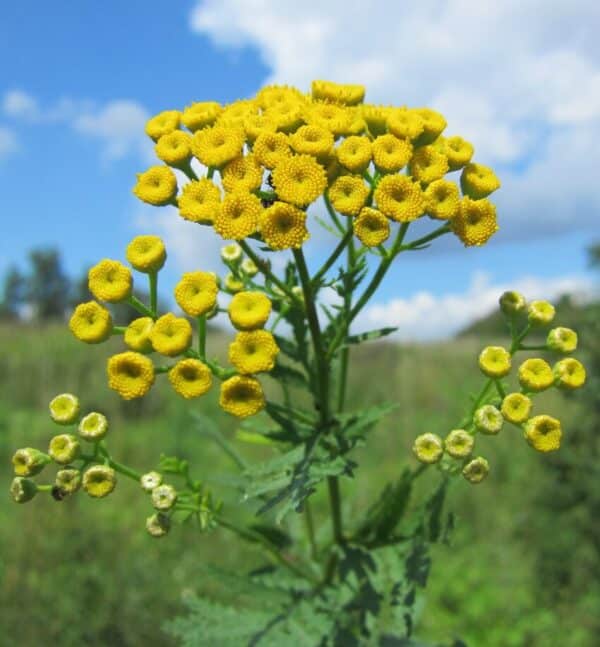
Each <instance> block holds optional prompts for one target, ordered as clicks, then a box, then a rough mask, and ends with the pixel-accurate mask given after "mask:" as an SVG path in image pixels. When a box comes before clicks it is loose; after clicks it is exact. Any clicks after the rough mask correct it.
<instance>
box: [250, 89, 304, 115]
mask: <svg viewBox="0 0 600 647" xmlns="http://www.w3.org/2000/svg"><path fill="white" fill-rule="evenodd" d="M255 101H256V103H257V104H258V105H259V106H260V107H261V108H263V109H264V110H266V109H267V108H270V107H271V106H274V105H277V104H278V103H289V102H290V101H292V102H293V101H295V102H296V103H305V102H306V96H305V95H304V94H302V92H300V90H298V88H294V87H292V86H290V85H265V86H264V87H262V88H261V89H260V90H259V91H258V92H257V93H256V96H255Z"/></svg>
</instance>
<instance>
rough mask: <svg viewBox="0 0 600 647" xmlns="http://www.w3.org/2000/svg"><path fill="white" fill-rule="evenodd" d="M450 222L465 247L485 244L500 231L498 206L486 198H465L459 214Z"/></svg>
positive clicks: (461, 202) (461, 203)
mask: <svg viewBox="0 0 600 647" xmlns="http://www.w3.org/2000/svg"><path fill="white" fill-rule="evenodd" d="M450 222H451V226H452V230H453V231H454V233H455V234H456V235H457V236H458V237H459V238H460V240H461V241H462V242H463V244H464V245H465V247H471V246H472V245H483V244H484V243H486V242H487V241H488V240H489V239H490V238H491V237H492V236H493V235H494V234H495V233H496V232H497V231H498V223H497V222H496V207H495V206H494V205H493V204H492V203H491V202H489V201H488V200H485V199H484V200H471V198H466V197H465V198H463V199H462V200H461V201H460V210H459V212H458V214H457V215H456V216H455V217H454V218H452V220H451V221H450Z"/></svg>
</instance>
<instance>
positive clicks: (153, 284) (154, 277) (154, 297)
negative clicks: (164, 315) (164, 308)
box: [148, 272, 158, 319]
mask: <svg viewBox="0 0 600 647" xmlns="http://www.w3.org/2000/svg"><path fill="white" fill-rule="evenodd" d="M148 280H149V281H150V310H151V311H152V319H156V318H157V317H158V272H150V273H149V274H148Z"/></svg>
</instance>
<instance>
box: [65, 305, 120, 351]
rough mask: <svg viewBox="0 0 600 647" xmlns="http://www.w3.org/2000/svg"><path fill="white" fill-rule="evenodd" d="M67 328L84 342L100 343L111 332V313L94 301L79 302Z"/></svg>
mask: <svg viewBox="0 0 600 647" xmlns="http://www.w3.org/2000/svg"><path fill="white" fill-rule="evenodd" d="M69 329H70V330H71V332H72V333H73V334H74V335H75V337H77V339H79V340H80V341H83V342H85V343H86V344H100V343H101V342H103V341H106V340H107V339H108V338H109V337H110V336H111V334H112V331H113V320H112V315H111V314H110V311H109V310H107V309H106V308H105V307H104V306H101V305H100V304H99V303H98V302H96V301H87V302H86V303H80V304H79V305H78V306H77V307H76V308H75V310H74V311H73V314H72V315H71V318H70V319H69Z"/></svg>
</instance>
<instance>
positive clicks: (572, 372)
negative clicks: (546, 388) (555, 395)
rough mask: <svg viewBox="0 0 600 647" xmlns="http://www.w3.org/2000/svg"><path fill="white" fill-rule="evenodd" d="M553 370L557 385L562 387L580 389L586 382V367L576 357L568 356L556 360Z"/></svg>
mask: <svg viewBox="0 0 600 647" xmlns="http://www.w3.org/2000/svg"><path fill="white" fill-rule="evenodd" d="M552 372H553V374H554V377H555V380H556V386H558V387H560V388H561V389H569V390H571V389H578V388H579V387H581V386H583V385H584V384H585V380H586V373H585V367H584V366H583V364H582V363H581V362H580V361H579V360H576V359H575V358H574V357H566V358H565V359H561V360H560V361H558V362H556V364H555V365H554V368H553V370H552Z"/></svg>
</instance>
